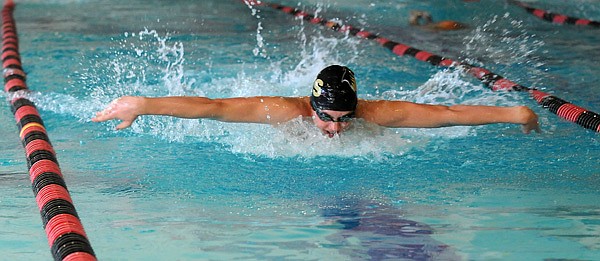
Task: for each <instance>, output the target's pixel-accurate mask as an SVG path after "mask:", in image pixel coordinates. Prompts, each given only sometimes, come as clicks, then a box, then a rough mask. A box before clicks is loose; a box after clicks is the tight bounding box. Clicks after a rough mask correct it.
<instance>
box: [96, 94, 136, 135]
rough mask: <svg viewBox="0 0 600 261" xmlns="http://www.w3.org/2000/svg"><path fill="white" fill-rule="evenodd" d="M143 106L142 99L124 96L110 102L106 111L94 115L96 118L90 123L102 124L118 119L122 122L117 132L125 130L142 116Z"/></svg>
mask: <svg viewBox="0 0 600 261" xmlns="http://www.w3.org/2000/svg"><path fill="white" fill-rule="evenodd" d="M143 105H144V98H143V97H131V96H124V97H121V98H118V99H116V100H114V101H112V102H111V103H110V104H109V105H108V106H107V107H106V109H104V110H102V111H100V112H98V113H96V117H94V118H92V121H93V122H103V121H108V120H115V119H118V120H121V121H122V122H121V123H120V124H119V125H117V130H121V129H125V128H128V127H129V126H131V124H132V123H133V122H134V121H135V119H136V118H137V117H138V116H139V115H141V114H142V113H141V110H142V108H143Z"/></svg>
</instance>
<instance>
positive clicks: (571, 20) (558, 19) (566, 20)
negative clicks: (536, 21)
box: [508, 0, 600, 28]
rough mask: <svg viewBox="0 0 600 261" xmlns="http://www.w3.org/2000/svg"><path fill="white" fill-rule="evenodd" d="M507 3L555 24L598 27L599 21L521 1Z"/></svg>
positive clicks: (510, 0) (599, 25)
mask: <svg viewBox="0 0 600 261" xmlns="http://www.w3.org/2000/svg"><path fill="white" fill-rule="evenodd" d="M508 2H509V3H512V4H514V5H516V6H519V7H521V8H523V9H525V11H527V12H528V13H530V14H532V15H534V16H536V17H538V18H540V19H542V20H545V21H548V22H551V23H555V24H573V25H581V26H591V27H595V28H600V22H598V21H592V20H589V19H582V18H577V17H572V16H566V15H563V14H556V13H552V12H549V11H546V10H542V9H538V8H535V7H531V6H530V5H528V4H526V3H523V2H521V1H516V0H509V1H508Z"/></svg>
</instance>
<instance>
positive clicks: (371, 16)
mask: <svg viewBox="0 0 600 261" xmlns="http://www.w3.org/2000/svg"><path fill="white" fill-rule="evenodd" d="M280 3H281V4H284V5H289V6H294V7H299V8H304V9H306V10H307V11H309V12H315V11H318V13H319V14H321V15H323V16H324V17H326V18H330V19H334V18H335V19H339V20H340V21H347V22H348V23H350V24H352V25H355V26H358V27H361V28H365V29H368V30H369V31H371V32H377V33H380V34H381V35H383V36H386V37H387V38H389V39H392V40H394V41H397V42H401V43H404V44H407V45H411V46H414V47H416V48H420V49H423V50H427V51H430V52H432V53H435V54H440V55H444V56H448V57H452V58H454V59H457V60H464V61H468V62H470V63H473V64H477V65H480V66H482V67H485V68H487V69H489V70H492V71H494V72H496V73H498V74H500V75H503V76H505V77H506V78H508V79H511V80H512V81H515V82H517V83H520V84H522V85H525V86H529V87H536V88H539V89H541V90H543V91H545V92H549V93H552V94H554V95H556V96H558V97H560V98H562V99H565V100H568V101H570V102H573V103H574V104H576V105H578V106H582V107H585V108H587V109H590V110H592V111H595V112H598V111H600V99H599V98H598V97H599V96H598V95H597V94H598V92H600V86H599V85H598V82H600V73H599V72H600V69H599V68H600V67H599V65H600V64H598V61H597V57H598V56H600V48H599V47H598V44H597V43H598V41H599V40H600V39H599V38H600V37H599V35H600V34H598V30H597V29H591V28H584V27H575V26H571V25H556V24H551V23H548V22H545V21H542V20H540V19H538V18H535V17H533V16H531V15H530V14H527V13H526V12H525V11H524V10H522V9H520V8H518V7H516V6H513V5H509V4H506V3H505V2H503V1H491V0H482V1H481V2H479V3H464V2H462V1H458V0H453V1H413V0H407V1H383V0H371V1H364V0H352V1H314V0H310V1H301V2H297V1H296V2H295V1H283V2H280ZM528 3H530V4H531V5H533V6H536V7H539V8H543V9H548V10H551V11H554V12H561V13H564V14H567V15H570V16H576V17H582V18H588V19H592V20H596V21H598V20H600V5H598V3H597V1H593V0H582V1H567V2H565V1H557V0H552V1H528ZM412 9H421V10H427V11H429V12H431V13H432V15H433V17H434V19H436V20H446V19H453V20H458V21H461V22H463V23H467V24H469V28H468V29H467V30H463V31H455V32H442V33H434V32H427V31H421V30H419V29H416V28H412V27H409V26H408V25H407V23H408V19H407V17H406V15H407V14H408V12H409V11H410V10H412ZM15 19H16V25H17V29H18V32H19V38H20V52H21V56H22V60H23V66H24V68H25V70H26V71H27V73H28V80H27V83H28V86H29V88H30V89H31V90H32V91H33V92H32V93H30V94H29V97H30V98H31V99H32V100H34V101H35V102H36V105H37V106H38V108H39V110H40V113H41V114H42V118H43V119H44V123H45V124H46V127H47V129H48V132H49V136H50V138H51V140H52V143H53V145H54V148H55V150H56V152H57V156H58V160H59V162H60V166H61V169H62V172H63V173H64V175H65V179H66V182H67V185H68V188H69V191H70V192H71V194H72V197H73V199H74V202H75V206H76V207H77V211H78V214H79V216H80V218H81V220H82V222H83V224H84V227H85V229H86V232H87V234H88V237H89V239H90V242H91V244H92V247H93V248H94V251H95V252H96V255H97V256H98V258H99V259H100V260H234V259H241V260H368V259H372V260H383V259H389V260H399V259H400V260H403V259H404V260H411V259H414V260H560V259H569V260H598V259H600V238H599V237H598V235H599V233H600V203H598V202H599V201H598V198H599V197H600V181H599V180H600V170H599V169H600V139H599V137H598V134H597V133H595V132H593V131H590V130H586V129H584V128H581V127H579V126H578V125H576V124H573V123H570V122H567V121H565V120H562V119H560V118H559V117H557V116H556V115H554V114H552V113H550V112H549V111H548V110H546V109H544V108H542V107H540V106H538V105H537V103H536V102H535V101H534V100H533V99H532V98H530V97H529V96H528V95H527V94H526V93H520V92H510V93H508V92H492V91H491V90H489V89H487V88H486V87H484V86H483V85H482V84H481V83H480V82H479V81H478V80H476V79H474V78H472V77H470V76H468V75H465V74H464V73H462V72H460V71H455V70H444V69H440V68H436V67H433V66H431V65H429V64H427V63H423V62H420V61H418V60H416V59H413V58H410V57H397V56H395V55H393V54H392V53H391V52H389V51H388V50H386V49H385V48H382V47H381V46H379V45H377V44H376V43H375V42H372V41H368V40H360V39H358V38H353V37H350V36H345V35H344V34H341V33H338V32H333V31H328V30H325V29H324V28H322V27H319V26H315V25H312V24H308V23H303V22H302V21H299V20H297V19H294V18H293V17H292V16H290V15H288V14H285V13H283V12H280V11H276V10H272V9H269V8H255V9H251V8H249V7H248V6H246V5H245V4H243V3H241V1H237V0H236V1H234V0H231V1H191V0H188V1H185V0H182V1H159V0H152V1H142V0H133V1H113V0H108V1H86V0H79V1H76V0H72V1H70V0H51V1H41V0H40V1H34V0H24V1H17V8H16V10H15ZM332 63H341V64H346V65H348V66H350V67H351V68H352V69H353V70H354V71H355V73H356V75H357V82H358V88H359V96H360V97H361V98H367V99H399V100H408V101H415V102H425V103H441V104H448V105H449V104H457V103H464V104H485V105H504V106H511V105H521V104H524V105H527V106H530V107H531V108H532V109H533V110H534V111H535V112H537V113H538V114H539V117H540V123H541V126H542V130H543V132H542V133H540V134H530V135H525V134H522V133H521V132H520V128H519V126H513V125H505V124H497V125H488V126H479V127H451V128H442V129H424V130H423V129H380V128H373V127H372V126H365V125H361V124H358V127H357V128H356V129H355V130H353V131H351V132H350V133H348V134H346V135H342V136H340V137H337V138H334V139H329V138H326V137H322V136H320V135H319V134H318V131H317V130H316V129H315V128H314V127H313V126H312V125H311V124H308V123H306V122H301V121H293V122H290V123H289V124H286V125H284V126H278V127H271V126H267V125H252V124H240V123H220V122H215V121H210V120H182V119H173V118H167V117H154V116H146V117H141V118H140V119H139V120H138V122H137V123H136V124H135V125H134V126H133V127H132V128H131V129H128V130H125V131H119V132H117V131H114V130H113V129H114V126H115V125H116V123H114V122H109V123H92V122H90V120H89V119H90V118H91V117H92V116H93V115H94V113H95V112H96V111H98V110H100V109H102V108H103V107H104V106H105V105H106V104H108V103H109V102H110V101H111V100H112V99H114V98H116V97H119V96H121V95H146V96H165V95H202V96H208V97H234V96H252V95H286V96H304V95H308V93H309V87H310V86H311V84H312V81H313V80H314V77H315V75H316V74H317V73H318V71H319V70H320V69H321V68H322V67H324V66H325V65H328V64H332ZM2 95H3V97H4V98H5V99H9V98H10V96H9V95H7V94H4V93H3V94H2ZM1 107H2V108H0V137H1V138H0V148H1V151H2V154H0V166H1V168H0V192H1V194H2V197H1V198H0V255H2V258H1V259H6V260H48V259H51V253H50V250H49V247H48V244H47V239H46V235H45V233H44V230H43V228H42V226H41V224H42V223H41V220H40V216H39V212H38V210H37V206H36V203H35V198H34V197H33V194H32V192H31V187H30V181H29V177H28V174H27V166H26V160H25V156H24V150H23V148H22V146H21V144H20V141H19V137H18V133H17V127H16V126H15V124H14V118H13V115H12V114H11V112H10V107H9V103H8V102H5V103H4V105H2V106H1Z"/></svg>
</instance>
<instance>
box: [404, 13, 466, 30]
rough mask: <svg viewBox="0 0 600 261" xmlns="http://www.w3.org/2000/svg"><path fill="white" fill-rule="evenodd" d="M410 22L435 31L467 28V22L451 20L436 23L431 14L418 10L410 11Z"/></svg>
mask: <svg viewBox="0 0 600 261" xmlns="http://www.w3.org/2000/svg"><path fill="white" fill-rule="evenodd" d="M409 24H410V25H414V26H419V27H421V28H425V29H428V30H433V31H451V30H460V29H465V28H467V26H466V25H465V24H462V23H459V22H456V21H451V20H444V21H440V22H436V23H434V22H433V18H431V14H429V13H428V12H424V11H416V10H413V11H410V18H409Z"/></svg>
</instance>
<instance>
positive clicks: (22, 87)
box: [1, 0, 96, 261]
mask: <svg viewBox="0 0 600 261" xmlns="http://www.w3.org/2000/svg"><path fill="white" fill-rule="evenodd" d="M14 6H15V4H14V2H13V1H12V0H8V1H6V2H5V4H4V8H3V9H2V56H1V57H2V68H3V69H4V72H3V76H4V91H6V92H8V93H14V92H17V91H27V90H28V89H27V85H26V83H25V81H26V78H27V77H26V74H25V72H24V71H23V69H22V67H21V57H20V55H19V43H18V42H19V41H18V37H17V31H16V28H15V23H14V19H13V15H12V13H13V10H14ZM19 96H21V95H19ZM10 104H11V109H12V112H13V114H14V116H15V120H16V123H17V126H18V127H19V137H20V138H21V142H22V143H23V147H24V148H25V155H26V157H27V165H28V167H29V178H30V180H31V187H32V190H33V193H34V196H35V199H36V202H37V205H38V208H39V210H40V215H41V217H42V223H43V227H44V229H45V231H46V235H47V237H48V245H49V246H50V251H51V252H52V256H53V258H54V260H70V261H74V260H83V261H94V260H96V256H95V254H94V250H93V249H92V247H91V245H90V242H89V240H88V239H87V235H86V233H85V230H84V229H83V225H82V224H81V221H80V220H79V216H78V215H77V211H76V210H75V207H74V206H73V200H72V199H71V195H70V194H69V191H68V189H67V186H66V184H65V181H64V179H63V175H62V173H61V171H60V167H59V166H58V161H57V160H56V152H55V150H54V148H53V147H52V143H51V142H50V138H49V137H48V133H47V132H46V128H45V127H44V122H43V121H42V118H41V116H40V114H39V112H38V110H37V108H36V107H35V104H34V103H33V102H32V101H30V100H29V99H27V98H15V99H13V100H12V101H11V102H10Z"/></svg>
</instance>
